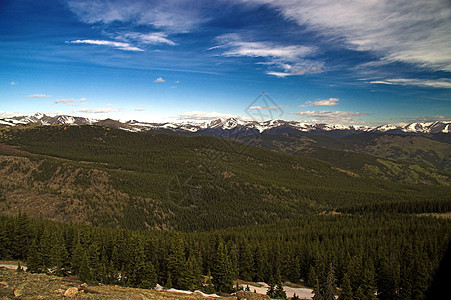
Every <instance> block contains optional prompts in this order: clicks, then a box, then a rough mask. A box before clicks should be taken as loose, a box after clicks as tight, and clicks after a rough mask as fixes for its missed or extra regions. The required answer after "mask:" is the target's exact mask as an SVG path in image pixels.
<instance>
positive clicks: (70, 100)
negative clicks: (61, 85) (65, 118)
mask: <svg viewBox="0 0 451 300" xmlns="http://www.w3.org/2000/svg"><path fill="white" fill-rule="evenodd" d="M77 101H78V100H75V99H57V100H55V101H54V102H55V103H56V104H58V103H65V104H68V103H74V102H77Z"/></svg>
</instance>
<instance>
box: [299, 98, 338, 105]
mask: <svg viewBox="0 0 451 300" xmlns="http://www.w3.org/2000/svg"><path fill="white" fill-rule="evenodd" d="M339 100H340V99H338V98H329V99H323V100H315V101H307V102H305V104H301V105H299V106H298V107H309V106H334V105H338V101H339Z"/></svg>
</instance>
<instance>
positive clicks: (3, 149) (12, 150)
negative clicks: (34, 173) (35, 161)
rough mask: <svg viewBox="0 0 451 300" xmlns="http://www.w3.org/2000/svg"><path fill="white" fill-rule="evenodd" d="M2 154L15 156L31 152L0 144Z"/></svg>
mask: <svg viewBox="0 0 451 300" xmlns="http://www.w3.org/2000/svg"><path fill="white" fill-rule="evenodd" d="M0 152H4V153H13V154H30V153H29V152H26V151H22V150H20V149H19V148H18V147H17V146H11V145H6V144H1V143H0Z"/></svg>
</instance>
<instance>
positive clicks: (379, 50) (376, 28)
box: [242, 0, 451, 71]
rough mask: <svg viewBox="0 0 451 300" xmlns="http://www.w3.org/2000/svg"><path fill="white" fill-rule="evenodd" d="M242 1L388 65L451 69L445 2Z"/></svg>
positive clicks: (450, 33)
mask: <svg viewBox="0 0 451 300" xmlns="http://www.w3.org/2000/svg"><path fill="white" fill-rule="evenodd" d="M242 1H244V2H246V3H248V2H254V3H260V4H265V5H267V4H269V5H271V6H273V7H275V8H276V9H277V10H278V11H280V12H281V13H282V14H283V15H284V16H285V17H286V18H287V19H288V20H290V21H295V22H297V23H298V24H299V25H301V26H307V27H308V28H309V29H312V30H315V31H318V32H319V33H321V34H322V35H324V36H329V37H330V38H331V40H334V41H337V38H341V39H344V43H342V45H343V46H345V47H348V48H351V49H355V50H361V51H373V52H374V53H376V54H377V55H379V56H381V57H382V58H383V59H385V60H388V61H401V62H407V63H412V64H416V65H419V66H422V67H428V68H431V69H435V70H446V71H451V51H449V49H451V31H450V30H449V28H450V26H451V24H450V17H449V16H450V14H451V5H449V1H447V0H417V1H411V0H400V1H391V0H379V1H368V0H360V1H352V2H349V1H335V0H323V1H294V0H293V1H290V0H288V1H286V0H242Z"/></svg>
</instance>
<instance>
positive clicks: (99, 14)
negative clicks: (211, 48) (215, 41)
mask: <svg viewBox="0 0 451 300" xmlns="http://www.w3.org/2000/svg"><path fill="white" fill-rule="evenodd" d="M68 6H69V9H70V10H71V11H72V12H74V13H75V14H76V15H77V16H78V17H79V18H80V19H81V20H82V21H83V22H85V23H90V24H94V23H103V24H111V23H113V22H115V21H118V22H123V23H127V22H130V23H133V24H135V25H151V26H154V27H156V28H161V29H164V30H167V31H171V32H188V31H191V30H193V29H194V28H196V27H197V26H199V25H200V24H201V23H203V22H205V21H207V20H208V19H209V17H208V13H205V11H206V10H208V8H209V3H208V1H196V0H193V1H182V0H175V1H152V0H150V1H148V0H129V1H123V0H103V1H92V0H69V1H68Z"/></svg>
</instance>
